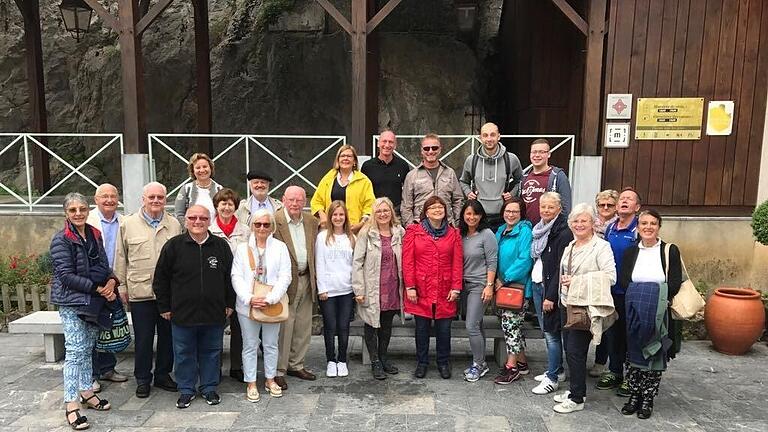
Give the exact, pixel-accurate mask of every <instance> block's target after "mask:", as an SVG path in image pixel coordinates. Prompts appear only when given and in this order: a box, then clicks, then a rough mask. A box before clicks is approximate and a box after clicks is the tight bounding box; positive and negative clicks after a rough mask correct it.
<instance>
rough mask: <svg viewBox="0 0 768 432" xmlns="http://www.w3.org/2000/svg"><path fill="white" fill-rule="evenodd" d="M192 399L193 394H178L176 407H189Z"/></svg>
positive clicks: (193, 397)
mask: <svg viewBox="0 0 768 432" xmlns="http://www.w3.org/2000/svg"><path fill="white" fill-rule="evenodd" d="M194 399H195V395H194V394H183V395H181V396H179V400H177V401H176V408H178V409H184V408H189V405H190V404H191V403H192V401H193V400H194Z"/></svg>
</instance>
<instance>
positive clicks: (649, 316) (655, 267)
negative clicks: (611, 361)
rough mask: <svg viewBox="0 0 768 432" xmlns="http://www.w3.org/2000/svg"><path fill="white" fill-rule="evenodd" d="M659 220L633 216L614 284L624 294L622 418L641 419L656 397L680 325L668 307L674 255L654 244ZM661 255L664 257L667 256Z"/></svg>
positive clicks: (678, 267)
mask: <svg viewBox="0 0 768 432" xmlns="http://www.w3.org/2000/svg"><path fill="white" fill-rule="evenodd" d="M660 228H661V215H659V213H658V212H657V211H655V210H643V211H641V212H640V214H639V217H638V224H637V231H638V235H639V237H640V240H641V241H640V242H638V243H637V244H636V245H634V246H632V247H630V248H629V249H627V251H626V252H625V253H624V257H623V261H622V265H621V275H619V283H621V286H622V287H624V288H625V289H626V293H627V295H626V308H627V359H628V361H629V372H628V374H627V381H628V384H629V390H630V397H629V401H628V402H627V403H626V404H625V405H624V407H622V409H621V413H622V414H624V415H626V416H631V415H634V414H637V417H638V418H641V419H647V418H648V417H650V416H651V414H652V413H653V399H654V397H656V395H658V393H659V383H660V382H661V373H662V371H664V370H665V369H666V367H667V361H668V360H669V359H670V358H673V357H674V356H675V354H676V352H677V348H676V344H675V343H674V342H672V339H674V338H675V335H676V334H678V332H679V329H680V325H679V323H678V322H676V321H674V320H673V319H672V317H671V315H670V311H669V305H670V304H671V303H672V299H673V298H674V296H675V295H676V294H677V292H678V291H679V290H680V285H681V284H682V281H683V272H682V262H681V259H680V250H679V249H678V248H677V246H676V245H674V244H667V243H665V242H663V241H661V240H660V239H659V229H660ZM667 254H668V255H669V256H667Z"/></svg>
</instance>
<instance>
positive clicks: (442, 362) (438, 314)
mask: <svg viewBox="0 0 768 432" xmlns="http://www.w3.org/2000/svg"><path fill="white" fill-rule="evenodd" d="M446 214H447V207H446V204H445V201H443V200H442V199H441V198H439V197H437V196H432V197H430V198H428V199H427V201H426V202H425V203H424V208H423V210H422V211H421V217H420V220H421V223H418V224H412V225H410V226H409V227H408V229H407V230H406V231H405V237H404V238H403V279H404V281H405V293H406V301H405V312H408V313H411V314H413V315H414V319H415V321H416V358H417V360H418V364H417V366H416V371H415V372H414V374H413V375H414V376H415V377H416V378H424V377H425V376H426V374H427V365H428V364H429V333H430V328H431V327H432V321H433V320H434V322H435V340H436V348H437V369H438V370H439V371H440V376H441V377H442V378H443V379H448V378H450V377H451V367H450V365H449V363H448V362H449V359H450V356H451V321H452V320H453V317H455V316H456V299H458V298H459V292H460V291H461V286H462V285H461V283H462V269H463V266H464V261H463V256H462V249H461V235H460V234H459V231H458V229H456V228H454V227H452V226H450V225H449V224H448V221H447V219H446Z"/></svg>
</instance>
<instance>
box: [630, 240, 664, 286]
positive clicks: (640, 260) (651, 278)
mask: <svg viewBox="0 0 768 432" xmlns="http://www.w3.org/2000/svg"><path fill="white" fill-rule="evenodd" d="M637 247H638V248H639V249H640V252H639V253H638V254H637V261H635V268H634V269H632V282H656V283H661V282H665V281H666V280H667V275H666V274H664V267H662V265H661V240H659V241H657V242H656V244H655V245H653V246H651V247H646V246H643V242H640V243H638V245H637Z"/></svg>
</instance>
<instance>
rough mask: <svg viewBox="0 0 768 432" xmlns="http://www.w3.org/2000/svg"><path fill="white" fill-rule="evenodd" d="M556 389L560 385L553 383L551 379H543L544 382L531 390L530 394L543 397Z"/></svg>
mask: <svg viewBox="0 0 768 432" xmlns="http://www.w3.org/2000/svg"><path fill="white" fill-rule="evenodd" d="M558 387H560V383H558V382H553V381H552V380H551V379H549V378H547V377H544V380H543V381H541V382H540V383H539V385H537V386H536V387H534V388H533V389H531V393H533V394H537V395H545V394H549V393H552V392H553V391H555V390H557V388H558Z"/></svg>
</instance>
